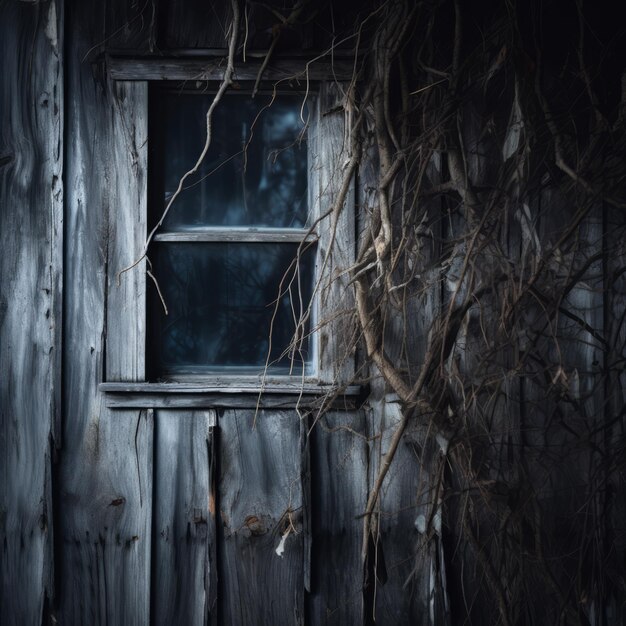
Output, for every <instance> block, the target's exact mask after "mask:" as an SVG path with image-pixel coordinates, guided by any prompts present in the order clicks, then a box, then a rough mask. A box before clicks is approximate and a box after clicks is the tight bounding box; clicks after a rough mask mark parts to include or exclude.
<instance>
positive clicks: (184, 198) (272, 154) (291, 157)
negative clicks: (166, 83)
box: [156, 92, 307, 231]
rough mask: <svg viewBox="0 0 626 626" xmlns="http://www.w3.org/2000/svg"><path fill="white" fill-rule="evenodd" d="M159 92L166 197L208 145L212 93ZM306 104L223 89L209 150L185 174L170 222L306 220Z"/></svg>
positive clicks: (182, 225) (275, 223)
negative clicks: (191, 173)
mask: <svg viewBox="0 0 626 626" xmlns="http://www.w3.org/2000/svg"><path fill="white" fill-rule="evenodd" d="M161 98H162V99H163V100H162V102H161V106H162V107H163V115H162V118H161V119H162V124H163V126H164V128H163V135H162V136H161V138H160V141H161V142H162V145H158V146H156V153H157V154H159V155H162V158H163V163H164V165H163V168H164V170H163V171H164V176H163V185H164V188H163V189H162V194H161V197H162V198H163V201H164V203H167V201H168V200H169V198H170V197H171V196H172V195H173V193H174V192H175V190H176V189H177V187H178V183H179V181H180V178H181V177H182V176H183V174H185V172H187V171H188V170H189V169H191V168H192V167H193V166H194V164H195V162H196V159H197V158H198V155H199V154H200V153H201V151H202V148H203V145H204V141H205V138H206V131H205V128H206V112H207V110H208V107H209V106H210V104H211V101H212V99H213V95H212V94H206V95H198V94H177V93H175V92H164V93H163V94H162V96H161ZM270 104H271V105H270ZM301 107H302V97H301V96H294V95H281V96H277V97H276V98H275V99H274V100H272V98H271V97H270V96H263V95H259V96H257V97H256V98H254V100H253V99H252V98H251V97H250V96H244V95H231V96H225V97H224V98H223V100H222V101H221V102H220V103H219V104H218V106H217V107H216V109H215V111H214V113H213V118H212V138H211V145H210V148H209V152H208V154H207V156H206V158H205V159H204V161H203V164H202V166H201V168H200V171H199V172H198V174H197V175H196V176H195V177H193V178H189V179H187V182H186V185H185V189H184V191H183V192H182V193H181V194H180V195H179V196H178V198H177V199H176V200H175V202H174V204H173V205H172V207H171V209H170V211H169V213H168V216H167V218H166V220H165V222H164V224H163V227H164V229H165V230H178V231H180V230H193V229H194V228H198V227H202V226H266V227H288V228H296V227H302V226H304V225H305V223H306V212H307V202H306V195H307V194H306V190H307V150H306V143H305V141H304V136H303V130H304V124H303V122H302V120H301ZM305 119H306V118H305ZM164 206H165V204H164V205H163V208H164ZM161 210H162V209H161Z"/></svg>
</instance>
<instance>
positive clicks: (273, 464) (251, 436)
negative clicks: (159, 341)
mask: <svg viewBox="0 0 626 626" xmlns="http://www.w3.org/2000/svg"><path fill="white" fill-rule="evenodd" d="M218 423H219V429H220V454H219V464H220V481H219V488H218V490H219V510H220V518H221V519H220V523H219V524H218V528H219V530H218V539H219V545H218V559H219V563H220V581H221V583H220V593H221V597H220V607H221V609H220V610H221V614H220V622H221V623H222V624H233V625H238V624H303V623H304V581H303V570H302V565H303V533H302V503H303V498H302V477H301V455H300V429H301V422H300V418H299V417H298V415H297V413H296V412H295V411H259V412H258V414H255V411H253V410H249V411H237V410H228V411H225V412H224V413H223V414H222V415H221V417H220V418H219V421H218ZM279 547H283V548H284V552H283V553H282V555H281V556H279V554H277V550H278V549H279ZM279 551H280V550H279Z"/></svg>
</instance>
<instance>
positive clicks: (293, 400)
mask: <svg viewBox="0 0 626 626" xmlns="http://www.w3.org/2000/svg"><path fill="white" fill-rule="evenodd" d="M99 390H100V391H101V392H103V393H104V394H105V397H106V406H107V407H108V408H110V409H211V408H233V409H246V408H247V409H249V408H256V407H259V408H275V409H293V408H296V407H297V408H303V409H306V408H311V409H315V408H320V407H323V406H328V407H331V408H335V409H343V410H349V409H356V408H358V407H360V406H361V405H362V404H363V401H364V398H365V395H366V388H365V387H363V386H362V385H349V386H347V387H343V388H341V387H337V386H331V385H319V384H317V383H311V382H302V381H293V380H292V381H273V380H267V381H265V382H264V383H261V382H259V381H258V379H256V382H255V380H254V379H252V380H250V379H245V378H242V379H238V380H225V379H219V378H216V379H214V380H207V381H205V382H202V383H200V382H198V383H124V382H109V383H100V385H99Z"/></svg>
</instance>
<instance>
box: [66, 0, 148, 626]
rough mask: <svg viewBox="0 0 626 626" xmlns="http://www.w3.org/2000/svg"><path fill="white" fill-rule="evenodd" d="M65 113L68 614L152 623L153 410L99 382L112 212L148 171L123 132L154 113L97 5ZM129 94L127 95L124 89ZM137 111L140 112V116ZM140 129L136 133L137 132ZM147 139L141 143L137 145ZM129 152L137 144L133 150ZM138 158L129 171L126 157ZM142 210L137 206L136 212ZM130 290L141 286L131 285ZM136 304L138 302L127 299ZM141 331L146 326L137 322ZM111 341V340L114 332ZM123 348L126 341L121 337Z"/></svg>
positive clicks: (74, 42)
mask: <svg viewBox="0 0 626 626" xmlns="http://www.w3.org/2000/svg"><path fill="white" fill-rule="evenodd" d="M68 16H69V19H70V21H69V23H68V25H67V30H68V31H69V32H71V33H72V36H71V38H70V41H69V45H68V47H67V65H66V70H67V81H66V84H67V87H68V93H70V94H71V98H70V99H68V106H67V124H66V129H67V132H66V154H67V155H68V158H67V163H66V235H67V236H66V240H65V241H66V274H65V276H66V284H67V289H66V295H67V297H66V300H65V302H66V305H67V307H66V310H65V321H66V325H65V329H66V331H67V332H66V334H65V341H64V379H63V383H64V384H63V388H64V409H65V411H64V424H63V426H64V428H63V434H64V445H63V451H62V456H61V462H60V471H59V480H60V484H61V487H60V499H59V502H58V518H59V522H60V532H61V539H60V541H59V550H58V556H59V559H60V563H59V566H60V568H61V571H62V572H63V574H64V580H63V585H62V587H61V593H60V598H59V607H60V615H59V621H60V622H63V623H68V624H105V623H108V624H146V623H147V622H148V620H149V614H150V613H149V611H150V600H149V598H150V544H151V517H152V510H151V504H152V430H153V419H152V412H151V411H140V410H130V411H127V412H124V413H123V417H124V419H122V420H119V419H116V416H119V413H117V414H115V415H114V414H113V413H111V412H109V411H108V410H107V409H106V407H105V406H104V397H103V396H102V395H101V394H100V393H99V391H98V389H97V384H98V382H100V381H102V379H103V378H104V375H105V359H104V355H105V349H106V348H105V337H106V328H107V324H106V309H107V290H108V288H109V285H110V284H111V281H110V274H109V273H110V272H113V271H114V270H113V267H111V265H110V260H111V258H110V257H111V252H112V251H114V257H113V259H118V258H121V256H122V252H123V251H122V247H121V246H123V243H122V242H123V241H124V242H126V241H131V242H132V241H134V240H135V239H134V235H132V234H131V235H130V237H129V239H125V238H124V236H123V235H122V234H120V241H119V242H118V244H117V246H116V245H113V246H112V245H111V244H112V242H111V238H110V235H111V228H112V221H114V220H115V217H116V213H117V212H120V211H133V207H132V206H130V205H129V203H132V202H134V201H135V200H136V199H137V197H138V192H137V190H136V189H134V187H133V185H137V184H139V181H141V180H144V178H143V177H144V176H145V172H143V171H142V164H141V158H138V159H135V160H134V161H133V159H134V158H135V155H132V146H126V145H125V143H124V140H123V138H122V137H115V136H114V135H115V133H116V132H123V131H122V128H121V127H122V126H123V125H125V124H126V125H127V126H126V132H123V136H124V138H129V137H130V138H131V139H132V140H135V139H136V140H138V135H137V133H135V131H134V130H133V125H135V123H136V127H137V128H141V127H142V125H143V124H144V121H143V120H144V117H143V116H144V115H145V112H144V111H142V110H140V109H137V110H135V108H134V107H133V106H131V103H132V102H135V103H136V102H137V100H136V99H135V98H134V94H138V93H139V92H140V91H141V89H142V86H141V85H135V86H133V87H132V88H131V87H126V86H117V87H114V86H112V85H110V84H108V83H107V82H106V80H105V79H104V76H103V74H102V72H101V68H100V67H99V66H98V65H94V66H92V65H91V64H90V63H89V62H88V60H89V59H93V55H96V56H97V55H98V53H99V52H100V49H99V48H94V47H93V46H94V44H98V43H100V42H102V41H103V39H104V38H103V33H104V15H103V13H102V12H99V11H94V10H93V7H92V6H90V5H89V4H78V5H75V6H73V7H72V11H71V12H69V14H68ZM126 96H129V101H128V102H127V103H125V102H123V101H122V100H123V99H124V98H126ZM135 115H137V120H136V122H135V118H134V116H135ZM140 134H141V133H139V135H140ZM136 147H137V148H138V146H136ZM129 152H130V153H131V154H129ZM129 166H130V167H131V170H130V172H129V171H128V170H127V167H129ZM135 215H136V214H135ZM130 297H132V295H131V296H130ZM130 304H132V302H131V303H130ZM129 332H130V333H132V332H139V331H138V330H135V331H132V330H131V331H129ZM125 339H127V340H128V350H126V354H125V355H122V354H119V355H118V358H114V356H113V355H112V361H111V363H110V364H108V365H107V366H106V367H107V370H108V373H109V375H111V376H116V377H117V376H120V377H127V378H130V379H133V377H136V376H139V375H140V374H141V372H142V362H143V361H142V359H143V354H139V349H138V340H137V338H134V337H132V335H131V334H127V335H125ZM113 341H114V340H113ZM120 350H122V348H120Z"/></svg>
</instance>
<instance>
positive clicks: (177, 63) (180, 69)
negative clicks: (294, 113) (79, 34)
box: [107, 57, 354, 89]
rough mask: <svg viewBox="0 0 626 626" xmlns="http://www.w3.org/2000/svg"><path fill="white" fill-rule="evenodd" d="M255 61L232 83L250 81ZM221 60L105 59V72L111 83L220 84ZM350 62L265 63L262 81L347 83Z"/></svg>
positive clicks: (258, 63) (240, 66) (241, 67)
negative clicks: (193, 82)
mask: <svg viewBox="0 0 626 626" xmlns="http://www.w3.org/2000/svg"><path fill="white" fill-rule="evenodd" d="M261 64H262V62H261V61H260V60H259V59H251V60H249V61H248V62H246V63H237V64H236V65H235V74H234V80H236V81H254V80H256V78H257V76H258V73H259V71H260V69H261ZM225 68H226V63H225V59H215V58H207V59H201V58H193V57H192V58H183V57H181V58H167V57H158V58H153V57H152V58H151V57H137V58H121V57H109V58H108V60H107V69H108V72H109V75H110V76H111V78H112V79H114V80H195V81H220V80H222V79H223V78H224V70H225ZM353 69H354V62H353V61H350V60H349V59H348V60H346V59H336V60H332V59H329V58H327V57H324V58H322V59H319V60H316V61H315V62H313V63H308V62H307V61H306V60H305V59H298V58H294V59H275V60H272V61H270V62H269V63H268V65H267V68H266V69H265V71H264V73H263V79H264V80H265V81H268V82H277V81H281V82H283V83H284V87H285V88H288V87H289V86H293V85H294V84H295V85H298V83H301V85H300V86H301V88H302V89H304V88H305V87H306V81H309V80H312V81H320V80H325V79H327V78H328V77H329V76H333V77H334V78H335V79H336V80H350V78H351V77H352V72H353Z"/></svg>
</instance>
